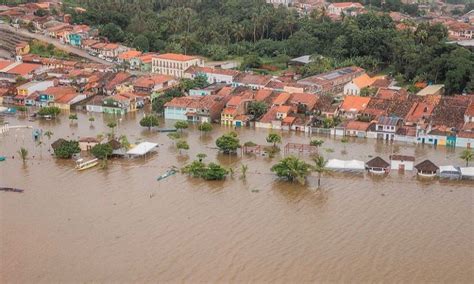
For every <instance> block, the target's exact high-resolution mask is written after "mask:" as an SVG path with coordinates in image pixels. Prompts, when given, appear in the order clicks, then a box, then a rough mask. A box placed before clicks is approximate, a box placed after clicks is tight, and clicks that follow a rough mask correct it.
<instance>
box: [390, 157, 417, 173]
mask: <svg viewBox="0 0 474 284" xmlns="http://www.w3.org/2000/svg"><path fill="white" fill-rule="evenodd" d="M414 163H415V157H413V156H405V155H391V156H390V168H391V169H397V170H399V171H401V172H404V171H413V164H414Z"/></svg>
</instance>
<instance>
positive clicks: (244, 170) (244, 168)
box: [240, 164, 249, 179]
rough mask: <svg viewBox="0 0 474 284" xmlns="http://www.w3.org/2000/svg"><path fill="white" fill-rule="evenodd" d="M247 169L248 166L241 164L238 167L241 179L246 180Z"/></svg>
mask: <svg viewBox="0 0 474 284" xmlns="http://www.w3.org/2000/svg"><path fill="white" fill-rule="evenodd" d="M248 169H249V166H247V165H244V164H242V165H241V166H240V172H241V176H240V178H241V179H246V178H247V171H248Z"/></svg>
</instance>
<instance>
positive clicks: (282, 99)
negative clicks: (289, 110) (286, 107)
mask: <svg viewBox="0 0 474 284" xmlns="http://www.w3.org/2000/svg"><path fill="white" fill-rule="evenodd" d="M289 98H290V94H288V93H281V94H279V95H278V96H277V97H276V98H275V99H274V100H273V104H274V105H282V104H285V103H286V102H287V101H288V99H289Z"/></svg>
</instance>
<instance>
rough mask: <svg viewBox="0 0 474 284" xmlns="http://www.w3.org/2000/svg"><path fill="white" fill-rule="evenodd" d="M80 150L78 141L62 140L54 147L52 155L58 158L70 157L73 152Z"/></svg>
mask: <svg viewBox="0 0 474 284" xmlns="http://www.w3.org/2000/svg"><path fill="white" fill-rule="evenodd" d="M80 152H81V148H79V142H78V141H74V140H70V141H63V142H62V143H61V144H60V145H59V146H58V147H56V148H55V149H54V155H55V156H56V157H58V158H60V159H70V158H71V157H72V156H73V155H74V154H77V153H80Z"/></svg>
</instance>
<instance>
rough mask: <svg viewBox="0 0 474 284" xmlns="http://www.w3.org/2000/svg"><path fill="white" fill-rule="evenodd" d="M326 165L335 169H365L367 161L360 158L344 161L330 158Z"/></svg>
mask: <svg viewBox="0 0 474 284" xmlns="http://www.w3.org/2000/svg"><path fill="white" fill-rule="evenodd" d="M326 167H327V168H329V169H334V170H348V171H354V170H365V163H364V162H363V161H358V160H350V161H344V160H338V159H330V160H329V161H328V163H327V164H326Z"/></svg>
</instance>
